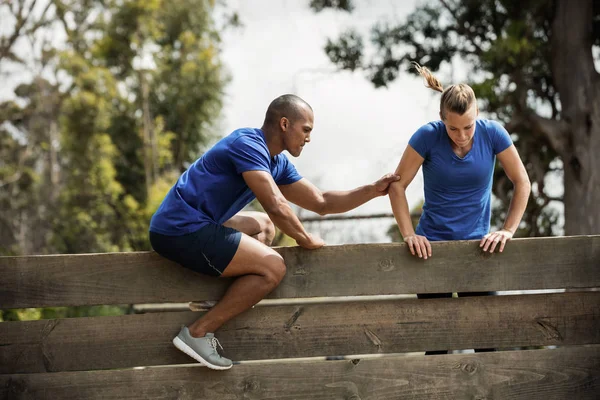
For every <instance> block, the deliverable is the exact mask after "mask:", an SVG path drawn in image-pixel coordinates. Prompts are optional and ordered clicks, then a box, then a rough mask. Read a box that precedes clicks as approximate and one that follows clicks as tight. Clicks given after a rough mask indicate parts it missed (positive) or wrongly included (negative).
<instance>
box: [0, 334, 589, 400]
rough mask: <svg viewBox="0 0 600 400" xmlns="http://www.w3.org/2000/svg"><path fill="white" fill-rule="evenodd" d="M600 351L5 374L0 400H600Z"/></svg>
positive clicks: (579, 349)
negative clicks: (211, 368) (227, 366)
mask: <svg viewBox="0 0 600 400" xmlns="http://www.w3.org/2000/svg"><path fill="white" fill-rule="evenodd" d="M599 360H600V347H599V346H593V347H586V348H581V347H575V348H560V349H555V350H528V351H505V352H496V353H479V354H456V355H442V356H416V357H411V356H409V357H385V358H380V359H370V360H360V361H358V360H354V361H321V362H306V363H273V364H247V365H236V366H234V367H233V368H232V369H231V370H228V371H224V372H221V371H211V370H208V369H207V368H202V367H175V368H148V369H144V370H120V371H91V372H90V371H88V372H59V373H51V374H31V375H27V374H26V375H0V399H14V400H34V399H35V400H44V399H48V400H54V399H62V400H79V399H82V400H84V399H85V400H95V399H119V400H121V399H140V400H141V399H143V400H146V399H161V400H164V399H179V400H186V399H219V400H228V399H242V398H243V399H314V400H319V399H323V400H324V399H327V400H329V399H356V400H359V399H369V400H384V399H386V400H388V399H413V400H416V399H427V400H430V399H459V400H460V399H469V400H471V399H517V400H518V399H523V400H564V399H577V400H588V399H589V400H596V399H598V394H599V393H600V362H599Z"/></svg>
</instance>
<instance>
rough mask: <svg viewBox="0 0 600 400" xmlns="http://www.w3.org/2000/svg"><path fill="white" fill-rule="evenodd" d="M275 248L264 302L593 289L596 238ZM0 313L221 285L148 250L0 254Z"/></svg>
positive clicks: (148, 298)
mask: <svg viewBox="0 0 600 400" xmlns="http://www.w3.org/2000/svg"><path fill="white" fill-rule="evenodd" d="M432 246H433V257H432V258H430V259H429V260H427V261H425V260H421V259H418V258H415V257H413V256H411V255H410V254H409V252H408V250H407V248H406V246H405V245H404V244H362V245H343V246H326V247H324V248H322V249H319V250H313V251H308V250H304V249H301V248H298V247H285V248H279V249H277V251H279V252H280V253H281V254H282V255H283V257H284V259H285V261H286V265H287V275H286V277H285V279H284V280H283V282H282V283H281V285H280V286H279V287H278V288H277V289H276V290H275V291H274V292H273V293H272V294H271V295H270V298H298V297H321V296H358V295H384V294H403V293H436V292H468V291H490V290H524V289H556V288H588V287H600V235H595V236H576V237H561V238H531V239H515V240H512V241H511V243H510V244H509V245H508V246H507V247H506V249H505V251H504V253H502V254H499V253H495V254H490V253H483V252H482V251H481V250H480V248H479V245H478V241H462V242H438V243H433V244H432ZM0 276H1V277H2V285H1V288H0V309H8V308H22V307H44V306H73V305H95V304H139V303H167V302H187V301H202V300H216V299H219V298H220V297H221V296H222V294H223V293H224V290H225V289H226V288H227V287H228V285H229V283H230V281H227V280H224V279H216V278H210V277H205V276H202V275H200V274H196V273H194V272H191V271H188V270H185V269H184V268H182V267H179V266H178V265H176V264H174V263H172V262H169V261H166V260H164V259H162V258H161V257H160V256H158V255H157V254H155V253H153V252H142V253H112V254H91V255H89V254H88V255H55V256H26V257H0Z"/></svg>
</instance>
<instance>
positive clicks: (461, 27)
mask: <svg viewBox="0 0 600 400" xmlns="http://www.w3.org/2000/svg"><path fill="white" fill-rule="evenodd" d="M439 2H440V3H442V5H443V6H444V8H445V9H446V11H448V12H449V13H450V15H452V18H454V20H455V21H456V31H457V33H459V34H461V35H463V36H464V37H466V38H468V39H469V43H470V44H471V45H472V46H473V47H475V50H476V51H475V53H476V54H478V55H479V54H482V53H483V49H482V48H481V47H480V46H479V45H478V44H477V43H475V40H473V38H472V37H471V35H469V34H470V33H471V32H469V30H468V29H466V28H465V26H464V24H463V25H460V24H459V21H458V17H457V15H456V9H453V8H452V7H450V5H449V4H448V2H447V1H446V0H439Z"/></svg>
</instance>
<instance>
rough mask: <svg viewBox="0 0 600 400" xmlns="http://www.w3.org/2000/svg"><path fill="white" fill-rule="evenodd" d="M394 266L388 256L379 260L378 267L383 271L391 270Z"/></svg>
mask: <svg viewBox="0 0 600 400" xmlns="http://www.w3.org/2000/svg"><path fill="white" fill-rule="evenodd" d="M394 268H395V266H394V263H393V262H392V260H390V259H389V258H384V259H383V260H381V261H379V269H380V270H382V271H383V272H389V271H392V270H393V269H394Z"/></svg>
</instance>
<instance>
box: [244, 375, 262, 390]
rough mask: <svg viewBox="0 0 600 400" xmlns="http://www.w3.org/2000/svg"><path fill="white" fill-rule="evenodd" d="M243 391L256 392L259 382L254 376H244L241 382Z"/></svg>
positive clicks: (258, 388)
mask: <svg viewBox="0 0 600 400" xmlns="http://www.w3.org/2000/svg"><path fill="white" fill-rule="evenodd" d="M242 386H243V388H244V393H248V392H258V391H259V390H260V382H259V381H258V379H255V378H246V379H244V381H243V382H242Z"/></svg>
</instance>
